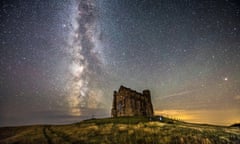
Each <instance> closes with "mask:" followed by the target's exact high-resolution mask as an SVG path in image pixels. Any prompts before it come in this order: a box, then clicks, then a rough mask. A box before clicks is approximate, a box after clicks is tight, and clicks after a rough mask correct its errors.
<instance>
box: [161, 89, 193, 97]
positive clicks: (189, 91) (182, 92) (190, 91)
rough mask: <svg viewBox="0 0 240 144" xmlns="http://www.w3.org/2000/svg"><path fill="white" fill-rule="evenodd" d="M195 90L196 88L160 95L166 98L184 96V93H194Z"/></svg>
mask: <svg viewBox="0 0 240 144" xmlns="http://www.w3.org/2000/svg"><path fill="white" fill-rule="evenodd" d="M195 91H196V90H187V91H181V92H178V93H173V94H170V95H165V96H162V97H160V98H159V99H166V98H170V97H177V96H184V95H187V94H190V93H193V92H195Z"/></svg>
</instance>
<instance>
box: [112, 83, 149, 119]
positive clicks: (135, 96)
mask: <svg viewBox="0 0 240 144" xmlns="http://www.w3.org/2000/svg"><path fill="white" fill-rule="evenodd" d="M111 114H112V117H119V116H148V117H151V116H153V106H152V102H151V94H150V91H149V90H144V91H143V93H139V92H136V91H134V90H131V89H130V88H126V87H124V86H120V88H119V90H118V92H117V91H114V93H113V105H112V112H111Z"/></svg>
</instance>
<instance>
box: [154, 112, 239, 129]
mask: <svg viewBox="0 0 240 144" xmlns="http://www.w3.org/2000/svg"><path fill="white" fill-rule="evenodd" d="M154 113H155V115H163V116H166V117H169V118H172V119H177V120H182V121H185V122H192V123H206V124H215V125H226V126H228V125H231V124H234V123H239V122H240V115H239V110H237V109H232V110H155V111H154Z"/></svg>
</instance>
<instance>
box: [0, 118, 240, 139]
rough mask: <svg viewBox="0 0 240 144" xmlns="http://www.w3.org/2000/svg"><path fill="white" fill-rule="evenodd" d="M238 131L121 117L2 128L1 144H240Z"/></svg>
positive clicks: (0, 134) (153, 119) (237, 129)
mask: <svg viewBox="0 0 240 144" xmlns="http://www.w3.org/2000/svg"><path fill="white" fill-rule="evenodd" d="M239 142H240V129H239V128H238V127H222V126H212V125H200V124H191V123H184V122H181V121H176V120H172V119H168V118H163V119H162V121H159V119H158V117H154V118H152V119H151V121H149V118H146V117H120V118H105V119H91V120H85V121H82V122H79V123H75V124H69V125H56V126H54V125H43V126H28V127H15V128H13V127H12V128H10V127H8V128H0V144H7V143H8V144H9V143H10V144H11V143H12V144H13V143H42V144H59V143H60V144H77V143H78V144H119V143H124V144H188V143H189V144H226V143H229V144H239Z"/></svg>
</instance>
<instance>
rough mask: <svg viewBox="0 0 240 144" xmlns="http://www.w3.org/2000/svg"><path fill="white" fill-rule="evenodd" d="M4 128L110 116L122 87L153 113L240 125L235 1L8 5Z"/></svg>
mask: <svg viewBox="0 0 240 144" xmlns="http://www.w3.org/2000/svg"><path fill="white" fill-rule="evenodd" d="M0 31H1V33H0V67H1V69H0V126H9V125H28V124H39V123H41V124H42V123H54V124H56V123H57V124H58V123H59V124H60V123H71V122H77V121H80V120H82V119H86V118H91V117H93V116H94V117H109V116H110V109H111V106H112V96H113V91H114V90H117V89H118V88H119V87H120V85H124V86H126V87H130V88H131V89H135V90H137V91H142V90H143V89H149V90H150V91H151V94H152V100H153V107H154V112H155V114H161V115H166V116H169V117H172V118H176V119H181V120H185V121H189V122H197V123H210V124H220V125H230V124H232V123H236V122H240V4H239V2H238V1H234V0H225V1H224V0H216V1H193V0H182V1H178V0H171V1H169V0H61V1H54V0H49V1H42V0H15V1H11V2H10V1H7V0H3V1H1V12H0Z"/></svg>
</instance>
